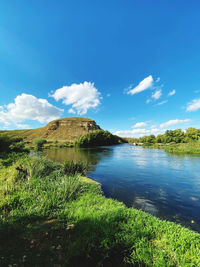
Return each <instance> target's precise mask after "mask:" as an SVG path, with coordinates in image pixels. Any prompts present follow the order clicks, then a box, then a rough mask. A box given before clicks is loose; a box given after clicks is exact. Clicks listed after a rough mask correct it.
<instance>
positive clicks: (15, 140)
mask: <svg viewBox="0 0 200 267" xmlns="http://www.w3.org/2000/svg"><path fill="white" fill-rule="evenodd" d="M11 152H28V149H27V148H25V145H24V141H23V138H21V137H11V136H9V135H7V134H0V153H11Z"/></svg>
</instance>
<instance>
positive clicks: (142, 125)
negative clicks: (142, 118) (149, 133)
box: [132, 122, 147, 128]
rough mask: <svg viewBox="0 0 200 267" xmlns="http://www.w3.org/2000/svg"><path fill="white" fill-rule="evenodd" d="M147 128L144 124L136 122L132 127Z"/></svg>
mask: <svg viewBox="0 0 200 267" xmlns="http://www.w3.org/2000/svg"><path fill="white" fill-rule="evenodd" d="M145 126H147V123H146V122H137V123H136V124H135V125H133V126H132V128H140V127H145Z"/></svg>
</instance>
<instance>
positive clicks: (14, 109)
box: [0, 94, 63, 128]
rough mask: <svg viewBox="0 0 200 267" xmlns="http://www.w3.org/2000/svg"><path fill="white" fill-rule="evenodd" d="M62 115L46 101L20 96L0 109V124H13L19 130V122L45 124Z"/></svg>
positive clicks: (30, 96) (59, 110)
mask: <svg viewBox="0 0 200 267" xmlns="http://www.w3.org/2000/svg"><path fill="white" fill-rule="evenodd" d="M62 113H63V110H62V109H60V108H57V107H55V106H53V105H52V104H50V103H49V102H48V101H47V100H46V99H40V98H36V97H35V96H33V95H28V94H21V95H18V96H17V97H16V98H15V99H14V103H10V104H8V105H7V106H1V107H0V123H3V124H4V125H6V126H8V125H10V124H15V125H16V126H17V125H18V128H20V126H21V125H20V124H18V123H20V122H23V121H26V120H35V121H39V122H40V123H45V122H49V121H51V120H54V119H57V118H59V117H60V116H61V115H62ZM25 126H26V125H25ZM23 127H24V126H23Z"/></svg>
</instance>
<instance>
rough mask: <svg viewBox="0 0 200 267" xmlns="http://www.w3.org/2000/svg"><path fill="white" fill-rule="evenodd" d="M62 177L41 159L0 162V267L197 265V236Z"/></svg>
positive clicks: (77, 178) (65, 170) (64, 170)
mask: <svg viewBox="0 0 200 267" xmlns="http://www.w3.org/2000/svg"><path fill="white" fill-rule="evenodd" d="M65 167H66V166H65ZM79 167H80V166H79ZM70 169H71V168H70ZM77 169H78V168H77ZM73 170H74V167H73ZM68 172H69V168H64V167H63V165H60V164H58V163H54V162H51V161H49V160H46V159H43V158H32V159H30V158H29V157H28V156H24V157H23V158H19V159H16V160H15V162H13V164H10V166H8V167H5V166H4V165H2V163H1V165H0V216H1V221H0V236H1V239H0V266H9V265H10V266H74V267H75V266H200V235H199V234H197V233H195V232H193V231H190V230H188V229H185V228H183V227H181V226H180V225H176V224H174V223H170V222H166V221H161V220H160V219H158V218H155V217H153V216H151V215H149V214H147V213H145V212H142V211H139V210H135V209H131V208H127V207H125V205H123V204H122V203H121V202H118V201H115V200H112V199H107V198H105V197H104V196H103V195H102V193H101V189H100V186H99V185H98V184H96V183H95V182H91V180H88V179H87V178H82V177H81V176H80V175H79V174H78V173H76V171H74V172H73V173H75V175H73V176H69V173H68Z"/></svg>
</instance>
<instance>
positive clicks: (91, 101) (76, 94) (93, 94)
mask: <svg viewBox="0 0 200 267" xmlns="http://www.w3.org/2000/svg"><path fill="white" fill-rule="evenodd" d="M100 95H101V94H100V92H99V91H98V90H97V89H96V88H95V87H94V83H91V82H86V81H85V82H83V83H80V84H76V83H74V84H72V85H70V86H63V87H62V88H60V89H57V90H56V91H55V93H54V94H53V95H51V96H52V97H53V98H54V99H55V100H56V101H58V100H62V103H63V104H65V105H72V107H71V108H70V109H69V111H68V112H70V113H77V114H79V115H84V114H86V113H87V111H88V109H90V108H96V107H97V106H98V105H99V104H100V98H101V97H100Z"/></svg>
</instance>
